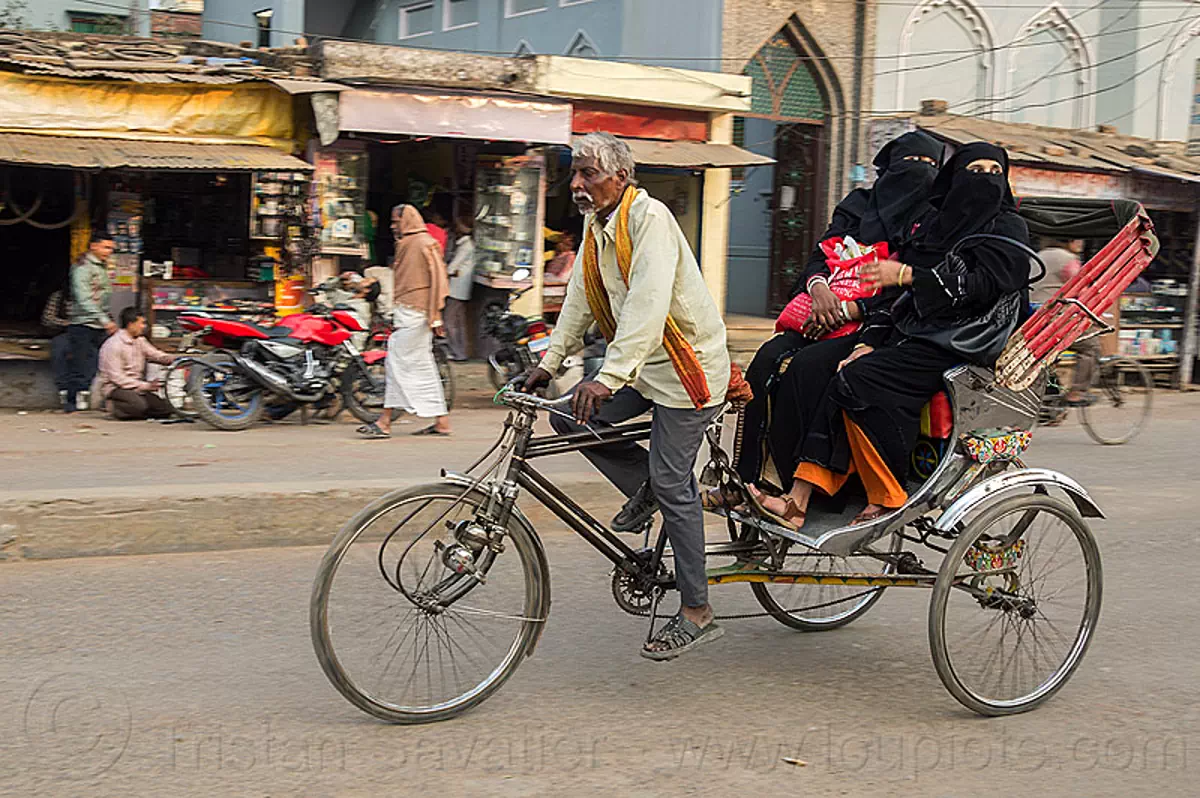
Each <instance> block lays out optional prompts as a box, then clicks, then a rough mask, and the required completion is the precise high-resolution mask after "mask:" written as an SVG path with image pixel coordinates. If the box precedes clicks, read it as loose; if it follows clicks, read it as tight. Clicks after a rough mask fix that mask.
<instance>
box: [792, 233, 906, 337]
mask: <svg viewBox="0 0 1200 798" xmlns="http://www.w3.org/2000/svg"><path fill="white" fill-rule="evenodd" d="M840 243H842V239H840V238H831V239H829V240H828V241H822V242H821V251H822V252H824V253H825V255H826V260H825V263H826V264H828V266H829V272H830V274H829V290H831V291H833V293H834V295H835V296H837V298H838V299H842V300H845V301H847V302H850V301H853V300H855V299H866V298H867V297H870V296H874V295H875V294H876V293H877V292H878V289H874V290H872V289H868V288H865V287H863V285H862V281H861V280H860V279H859V271H860V270H861V268H862V266H863V264H866V263H875V262H876V261H880V260H887V258H888V245H887V242H886V241H882V242H880V243H878V244H875V245H874V246H873V247H872V249H871V251H870V252H868V253H867V254H866V255H861V256H859V257H857V258H851V259H849V260H838V259H837V256H836V255H835V254H834V251H835V247H837V245H838V244H840ZM811 314H812V297H811V296H810V295H809V293H808V292H807V291H804V292H801V293H799V294H797V295H796V296H795V297H794V298H793V299H792V301H791V302H789V303H788V304H787V307H785V308H784V309H783V312H782V313H780V314H779V318H778V319H776V320H775V332H777V333H778V332H783V331H785V330H791V331H792V332H802V331H803V330H804V325H805V324H807V323H808V317H809V316H810V315H811ZM861 325H862V322H857V321H851V322H847V323H846V324H843V325H842V326H841V327H838V328H837V329H836V330H831V331H830V332H828V333H826V334H825V335H823V336H821V340H825V339H828V338H841V337H842V336H843V335H849V334H850V333H852V332H854V331H856V330H857V329H858V328H859V327H860V326H861Z"/></svg>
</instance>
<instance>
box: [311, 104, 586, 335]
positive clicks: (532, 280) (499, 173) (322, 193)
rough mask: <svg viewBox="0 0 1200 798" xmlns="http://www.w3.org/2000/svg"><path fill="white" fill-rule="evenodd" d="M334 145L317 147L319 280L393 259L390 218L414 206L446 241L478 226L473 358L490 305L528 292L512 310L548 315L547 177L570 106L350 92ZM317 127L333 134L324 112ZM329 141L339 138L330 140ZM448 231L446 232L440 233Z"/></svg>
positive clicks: (565, 138) (564, 135) (566, 134)
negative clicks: (545, 304)
mask: <svg viewBox="0 0 1200 798" xmlns="http://www.w3.org/2000/svg"><path fill="white" fill-rule="evenodd" d="M335 116H336V138H333V137H331V136H328V135H326V136H324V137H323V138H324V141H323V142H322V141H314V142H313V143H312V145H311V147H310V149H309V158H310V160H311V162H312V165H313V167H314V170H315V171H314V208H315V209H316V214H315V220H314V226H315V228H316V230H317V231H318V233H319V239H320V244H319V248H318V253H317V254H318V257H317V258H316V260H315V261H314V265H313V279H314V280H315V281H316V280H321V279H324V278H326V277H329V276H332V275H334V274H337V273H338V272H340V271H343V270H345V269H356V270H362V271H365V270H366V269H369V268H372V267H385V268H383V269H380V270H379V272H376V274H378V275H379V276H380V277H381V278H382V279H383V281H384V282H385V294H386V293H388V292H387V290H386V289H387V285H386V283H387V282H388V280H389V279H390V272H389V270H388V268H386V267H389V266H390V265H391V263H392V251H393V246H394V244H393V237H392V233H391V229H390V219H391V210H392V208H394V207H395V206H396V205H399V204H402V203H403V204H410V205H413V206H415V207H417V208H418V209H419V210H420V211H421V212H422V214H423V215H424V217H425V219H426V221H427V222H428V223H429V224H431V225H433V226H436V227H438V228H441V233H444V234H445V236H446V241H447V243H446V248H445V256H446V260H447V262H449V261H450V259H451V258H452V257H453V251H454V246H455V239H456V238H457V237H458V235H459V234H460V233H459V232H457V231H456V225H463V224H465V225H466V226H468V227H470V228H471V230H472V232H471V238H472V241H473V243H474V245H475V260H474V269H475V286H474V290H473V291H472V298H471V310H470V311H469V317H470V319H471V321H472V324H473V326H474V328H475V329H474V330H473V331H472V335H471V336H470V338H471V340H473V341H474V343H475V346H474V347H473V348H474V350H475V352H474V353H475V354H480V353H485V352H486V349H487V346H488V342H487V341H484V340H482V338H481V336H480V335H479V331H480V329H481V327H482V324H481V322H482V316H483V313H484V309H485V308H486V306H487V305H488V304H489V303H492V302H502V303H503V302H507V301H508V300H509V297H510V294H512V295H517V294H520V295H521V296H520V298H519V299H517V300H516V304H515V305H514V307H515V308H516V309H517V310H518V311H519V312H523V313H526V314H528V315H538V314H540V313H542V310H543V309H542V306H541V305H542V303H541V296H542V294H541V291H542V279H543V269H542V263H543V260H542V253H543V251H544V249H545V242H546V237H545V232H546V231H545V229H544V225H545V218H546V204H545V203H546V194H547V171H548V168H551V167H550V166H549V165H550V164H551V163H553V162H556V161H557V158H558V157H559V154H558V152H557V151H556V150H555V149H554V148H553V145H567V144H569V143H570V120H571V105H570V103H567V102H564V101H558V100H545V99H541V98H529V97H518V96H508V95H502V94H485V93H466V92H444V91H443V92H439V91H430V90H415V89H414V90H400V89H383V88H348V89H346V90H345V91H343V92H341V94H340V96H339V102H338V107H337V109H336V114H335ZM317 127H318V129H319V130H322V129H324V130H325V131H328V130H329V120H327V119H323V118H322V116H321V114H320V113H318V117H317ZM331 139H332V140H331ZM439 234H440V233H439Z"/></svg>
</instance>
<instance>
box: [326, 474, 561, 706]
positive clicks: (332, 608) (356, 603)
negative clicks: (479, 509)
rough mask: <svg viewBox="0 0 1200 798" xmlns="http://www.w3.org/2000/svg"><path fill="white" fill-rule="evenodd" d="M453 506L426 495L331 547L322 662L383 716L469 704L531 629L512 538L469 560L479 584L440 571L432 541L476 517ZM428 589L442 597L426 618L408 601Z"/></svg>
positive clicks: (451, 499) (445, 498)
mask: <svg viewBox="0 0 1200 798" xmlns="http://www.w3.org/2000/svg"><path fill="white" fill-rule="evenodd" d="M458 499H459V497H458V495H456V494H455V495H452V494H448V493H447V494H444V495H434V494H426V495H423V496H414V497H411V498H407V499H404V500H402V501H399V502H397V503H393V504H389V505H388V506H386V507H385V508H383V509H381V510H380V511H379V512H378V513H376V514H375V515H373V516H372V517H370V518H369V519H367V520H366V521H365V522H364V523H363V524H362V525H361V526H360V527H359V529H358V530H357V532H356V533H355V534H354V536H353V537H352V538H351V540H350V541H349V542H348V543H347V544H346V545H345V546H344V547H343V548H342V549H341V550H340V552H339V553H338V556H337V560H336V563H335V570H334V573H333V575H332V577H331V578H330V580H329V583H328V586H327V588H326V592H325V595H324V601H323V603H322V608H323V609H322V615H323V617H322V619H321V624H320V629H321V636H322V638H323V641H324V645H325V648H326V650H327V652H328V653H329V657H330V660H331V663H332V664H333V667H334V668H335V669H336V671H337V673H338V674H339V675H340V677H341V679H343V680H344V682H345V685H346V687H348V688H349V689H350V690H351V691H352V692H354V693H356V694H357V695H358V696H359V697H361V699H362V700H363V701H364V702H366V703H367V704H368V705H371V706H373V707H378V708H381V709H383V710H384V711H385V712H395V713H402V714H406V715H413V716H419V715H433V714H437V713H440V712H445V711H447V710H453V709H455V708H456V707H461V706H462V705H463V704H467V703H470V702H471V701H472V700H473V699H475V698H476V697H478V696H479V695H480V694H481V693H483V692H484V691H485V690H487V689H488V688H489V687H491V686H493V685H495V684H496V683H497V682H498V681H499V680H501V679H503V678H504V677H505V675H506V673H508V672H510V670H511V668H512V666H513V662H514V661H515V660H517V659H518V658H520V657H521V656H522V654H523V652H524V650H525V644H526V640H527V635H528V632H529V627H530V626H531V625H532V624H533V623H537V622H540V621H537V620H535V619H534V618H533V616H534V614H535V613H536V611H537V608H536V601H535V590H534V588H533V585H531V583H530V581H529V574H530V573H531V572H532V570H533V569H532V568H529V567H526V566H527V565H529V564H528V563H526V562H525V557H526V554H525V553H524V551H523V550H521V548H520V547H519V546H515V545H513V543H512V542H511V540H509V539H507V538H506V539H505V540H504V548H505V549H506V553H500V554H494V553H492V552H490V551H489V550H487V549H486V548H484V549H483V550H482V553H481V554H479V555H477V559H476V562H477V563H478V565H479V567H480V569H481V570H482V571H483V572H485V574H486V579H487V581H486V583H478V582H476V580H475V579H474V578H473V577H470V576H463V575H457V574H455V573H454V572H452V571H451V570H449V569H448V568H446V567H445V564H444V561H443V560H442V559H441V555H440V553H439V551H438V549H437V543H438V542H441V543H442V544H444V545H452V544H453V543H454V542H455V541H456V539H457V538H456V537H455V535H454V534H453V532H452V531H451V530H450V529H449V528H448V527H447V523H450V524H451V525H457V524H459V523H464V522H465V523H470V521H471V519H472V518H473V517H474V516H475V513H476V508H475V505H474V503H472V502H469V501H465V500H464V501H459V500H458ZM513 549H516V550H517V551H518V552H519V553H515V554H514V553H513ZM397 569H399V570H397ZM397 573H399V582H398V584H399V586H401V587H403V591H402V590H400V589H398V587H397V576H396V575H397ZM435 590H436V591H437V592H438V593H439V594H440V595H442V596H444V597H445V599H446V600H445V601H443V602H433V603H435V604H440V605H446V606H444V609H443V610H442V611H441V612H436V613H431V612H429V611H427V609H424V608H422V607H420V606H418V603H417V602H421V601H424V600H427V599H428V597H429V595H430V594H431V591H435ZM405 592H407V594H408V595H405ZM334 652H336V654H335V653H334Z"/></svg>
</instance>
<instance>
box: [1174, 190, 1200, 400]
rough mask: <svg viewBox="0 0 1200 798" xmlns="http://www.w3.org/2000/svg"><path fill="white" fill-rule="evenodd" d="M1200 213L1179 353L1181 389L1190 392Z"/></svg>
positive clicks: (1198, 299)
mask: <svg viewBox="0 0 1200 798" xmlns="http://www.w3.org/2000/svg"><path fill="white" fill-rule="evenodd" d="M1198 295H1200V213H1198V214H1196V248H1195V250H1193V252H1192V274H1191V276H1190V277H1189V278H1188V295H1187V306H1186V309H1185V310H1184V312H1183V346H1182V348H1181V351H1180V353H1179V388H1180V390H1184V391H1186V390H1190V386H1191V384H1192V364H1193V363H1195V362H1196V311H1197V305H1200V296H1198Z"/></svg>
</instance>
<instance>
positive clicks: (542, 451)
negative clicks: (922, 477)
mask: <svg viewBox="0 0 1200 798" xmlns="http://www.w3.org/2000/svg"><path fill="white" fill-rule="evenodd" d="M535 418H536V413H535V412H534V411H532V410H529V409H524V408H515V412H514V414H513V416H510V417H509V419H508V420H507V421H506V422H505V424H506V427H508V428H510V429H512V430H514V432H515V440H514V442H513V446H512V456H511V458H510V460H509V463H508V465H507V469H506V471H505V473H504V476H503V478H502V479H500V480H498V481H497V482H494V483H493V484H492V493H493V495H494V496H495V497H496V499H497V500H498V501H499V502H500V507H499V508H498V509H499V512H498V513H496V516H497V517H498V518H499V519H507V518H508V516H509V514H510V513H511V512H512V511H513V509H514V508H515V506H516V501H517V496H518V494H519V491H521V490H525V491H528V492H529V494H530V495H531V496H532V497H533V498H534V499H536V500H537V501H538V502H540V503H541V504H542V505H543V506H544V507H546V508H547V509H548V510H550V512H552V513H553V514H554V515H555V516H556V517H557V518H558V519H559V520H561V521H562V522H563V523H565V524H566V525H567V526H568V527H569V528H570V529H571V530H572V531H573V532H575V533H576V534H578V535H579V536H580V537H581V538H583V539H584V540H585V541H587V542H588V544H589V545H591V546H592V548H594V549H596V551H598V552H600V554H602V555H603V556H604V557H605V558H607V559H608V560H609V561H610V562H611V563H612V564H613V566H614V567H616V568H619V569H621V570H623V571H625V572H627V573H629V574H631V575H634V576H636V577H637V578H639V579H641V580H643V584H645V585H646V586H647V587H654V588H656V589H658V590H660V591H665V590H669V589H671V588H673V587H674V586H675V580H674V578H673V577H672V576H671V575H670V574H669V573H668V572H666V571H662V570H660V565H661V563H662V559H663V555H664V551H665V548H666V543H667V536H666V532H665V530H663V529H662V528H661V527H660V528H659V532H658V535H657V538H656V540H655V543H654V546H653V548H642V549H635V548H633V547H632V546H630V545H629V544H628V543H626V542H625V541H624V540H622V539H621V538H619V537H617V535H616V534H615V533H614V532H613V531H612V530H610V529H608V528H607V527H606V526H605V525H604V524H602V523H600V522H599V521H597V520H596V518H595V517H594V516H592V515H591V514H590V513H589V512H588V511H587V510H585V509H584V508H583V507H581V506H579V504H578V503H576V502H575V501H574V500H573V499H572V498H571V497H570V496H568V495H567V494H566V493H565V492H564V491H563V490H562V489H561V488H559V487H558V486H557V485H555V484H554V482H553V481H552V480H551V479H549V478H548V477H547V476H545V475H544V474H542V473H541V472H540V471H538V470H537V469H536V468H534V467H533V466H532V465H531V464H530V462H529V461H530V460H534V459H537V458H539V457H548V456H550V455H555V454H566V453H568V452H580V451H583V450H585V449H589V448H593V447H596V446H604V445H606V444H611V443H618V442H634V443H637V442H643V441H648V440H649V438H650V425H651V422H649V421H642V422H634V423H629V424H621V425H616V426H612V427H606V428H604V429H599V430H592V431H589V432H579V433H573V434H570V435H546V436H535V435H534V434H533V422H534V419H535ZM446 476H447V477H449V478H452V479H454V480H455V481H456V482H462V483H464V484H466V483H468V482H470V483H474V484H479V482H478V480H475V479H474V478H472V477H469V476H466V475H463V474H456V473H451V472H447V473H446ZM737 521H738V519H736V518H727V522H728V523H729V524H730V529H731V541H730V542H729V543H715V544H713V543H710V544H707V545H706V546H705V553H706V555H710V556H711V555H737V554H741V553H750V552H755V551H758V552H762V553H766V554H771V555H774V554H775V553H776V552H777V551H778V548H777V547H779V546H780V545H783V543H784V542H781V541H775V540H772V539H770V538H764V537H762V536H759V538H758V540H752V539H747V538H744V537H742V536H735V534H733V529H734V527H735V525H736V523H737ZM751 527H752V528H753V525H751ZM811 554H812V555H813V556H828V555H822V554H820V553H819V552H815V551H814V552H811ZM860 554H862V555H863V556H873V557H875V558H877V559H878V560H880V562H881V564H883V565H892V566H896V565H898V564H899V563H900V560H901V555H900V553H899V552H869V551H863V552H860ZM906 565H908V566H909V572H908V573H904V574H900V573H893V574H887V573H884V572H883V568H881V569H880V571H879V572H872V573H857V572H856V573H832V572H830V571H828V570H826V571H821V572H813V573H808V572H804V571H781V570H778V569H763V568H754V569H753V570H749V571H748V570H744V569H737V568H734V569H732V570H731V569H728V568H725V569H715V570H714V569H710V570H709V578H708V582H709V584H712V585H716V584H725V583H732V582H779V583H785V584H800V583H808V584H839V585H868V586H872V587H929V586H931V585H932V583H933V579H934V578H935V576H936V573H935V572H934V571H930V570H926V569H919V570H920V572H913V570H912V569H911V563H906Z"/></svg>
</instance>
